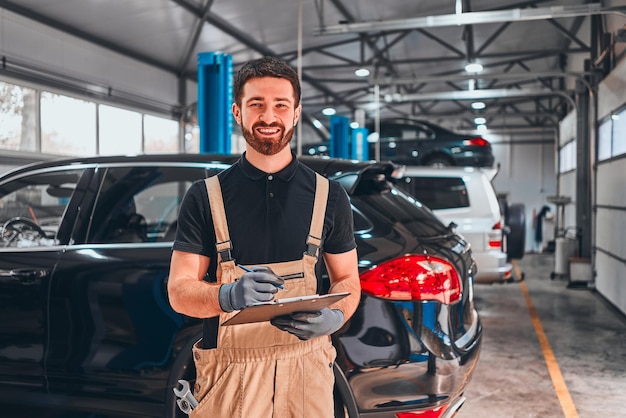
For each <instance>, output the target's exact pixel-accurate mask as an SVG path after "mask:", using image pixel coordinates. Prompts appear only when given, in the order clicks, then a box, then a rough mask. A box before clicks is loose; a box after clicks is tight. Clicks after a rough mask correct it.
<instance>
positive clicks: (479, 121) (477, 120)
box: [474, 117, 487, 125]
mask: <svg viewBox="0 0 626 418" xmlns="http://www.w3.org/2000/svg"><path fill="white" fill-rule="evenodd" d="M474 123H475V124H476V125H484V124H485V123H487V119H485V118H483V117H476V118H474Z"/></svg>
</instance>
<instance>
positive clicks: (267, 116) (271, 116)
mask: <svg viewBox="0 0 626 418" xmlns="http://www.w3.org/2000/svg"><path fill="white" fill-rule="evenodd" d="M261 120H262V121H263V122H265V123H272V122H274V121H275V120H276V114H275V113H274V109H272V108H266V109H264V110H263V112H261Z"/></svg>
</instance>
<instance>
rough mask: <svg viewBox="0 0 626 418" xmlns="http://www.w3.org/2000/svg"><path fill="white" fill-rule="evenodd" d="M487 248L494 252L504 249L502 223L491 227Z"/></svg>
mask: <svg viewBox="0 0 626 418" xmlns="http://www.w3.org/2000/svg"><path fill="white" fill-rule="evenodd" d="M487 246H489V248H490V249H492V250H500V249H502V222H500V221H498V222H496V223H495V224H494V225H493V226H492V227H491V232H489V241H488V242H487Z"/></svg>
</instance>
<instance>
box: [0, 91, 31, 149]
mask: <svg viewBox="0 0 626 418" xmlns="http://www.w3.org/2000/svg"><path fill="white" fill-rule="evenodd" d="M36 104H37V96H36V91H35V90H34V89H29V88H26V87H21V86H16V85H15V84H10V83H4V82H2V81H0V126H1V127H2V129H0V148H1V149H8V150H14V151H36V150H37V148H36V147H37V142H36V137H37V135H36V132H37V125H36V123H37V118H36V113H35V110H36V108H37V106H36Z"/></svg>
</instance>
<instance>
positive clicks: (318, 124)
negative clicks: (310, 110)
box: [313, 119, 322, 129]
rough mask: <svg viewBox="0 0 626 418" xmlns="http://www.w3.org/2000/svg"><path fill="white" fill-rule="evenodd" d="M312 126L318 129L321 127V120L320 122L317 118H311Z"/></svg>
mask: <svg viewBox="0 0 626 418" xmlns="http://www.w3.org/2000/svg"><path fill="white" fill-rule="evenodd" d="M313 126H315V127H316V128H317V129H319V128H321V127H322V122H320V121H319V120H318V119H313Z"/></svg>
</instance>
